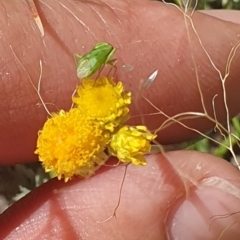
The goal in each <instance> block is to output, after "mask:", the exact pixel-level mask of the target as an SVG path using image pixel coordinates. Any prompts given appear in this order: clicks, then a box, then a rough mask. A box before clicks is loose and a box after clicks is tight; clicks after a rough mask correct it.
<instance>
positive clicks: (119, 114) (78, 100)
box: [73, 77, 131, 132]
mask: <svg viewBox="0 0 240 240" xmlns="http://www.w3.org/2000/svg"><path fill="white" fill-rule="evenodd" d="M77 94H78V96H77V97H73V102H74V103H75V104H76V105H77V107H78V108H80V109H81V110H82V111H83V112H84V113H85V114H86V115H88V116H90V117H91V118H92V119H94V120H96V121H98V122H99V123H100V124H101V125H102V126H103V127H104V128H105V129H108V130H109V131H111V132H113V131H114V129H115V128H116V127H118V126H119V125H120V124H122V123H123V122H125V121H126V120H127V119H128V112H129V109H128V106H129V105H130V103H131V93H129V92H125V91H124V89H123V85H122V83H121V82H118V83H117V84H116V83H114V82H113V81H112V79H108V78H106V77H101V78H98V79H96V80H93V79H83V80H82V85H81V86H79V87H78V88H77Z"/></svg>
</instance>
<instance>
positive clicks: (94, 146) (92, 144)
mask: <svg viewBox="0 0 240 240" xmlns="http://www.w3.org/2000/svg"><path fill="white" fill-rule="evenodd" d="M109 140H110V136H109V134H108V133H106V132H104V131H103V130H102V129H100V127H99V124H98V123H97V122H94V121H91V120H90V119H88V118H87V117H86V116H85V115H83V114H82V112H81V111H80V110H79V109H76V108H75V109H71V110H70V111H69V112H64V111H63V110H61V111H60V112H59V113H58V114H54V115H53V116H52V118H50V119H48V120H47V121H46V123H45V124H44V127H43V129H42V130H41V131H40V132H39V136H38V141H37V150H36V151H35V153H36V154H39V159H40V161H41V162H42V163H43V166H44V168H45V170H46V171H53V172H55V173H56V175H57V176H58V178H59V179H61V178H65V181H67V180H68V179H70V178H71V177H72V176H73V175H80V176H83V177H87V176H89V175H91V174H93V173H94V171H95V169H96V167H98V165H101V164H104V161H105V160H106V155H105V154H104V152H103V151H104V149H105V147H106V145H107V144H108V143H109Z"/></svg>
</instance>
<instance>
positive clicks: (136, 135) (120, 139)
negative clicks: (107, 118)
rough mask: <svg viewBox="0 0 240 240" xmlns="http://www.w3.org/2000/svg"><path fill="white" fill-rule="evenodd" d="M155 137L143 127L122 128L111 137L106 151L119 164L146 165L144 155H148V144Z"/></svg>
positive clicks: (149, 145) (149, 146)
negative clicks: (114, 157) (115, 158)
mask: <svg viewBox="0 0 240 240" xmlns="http://www.w3.org/2000/svg"><path fill="white" fill-rule="evenodd" d="M156 137H157V135H155V134H151V133H150V132H149V131H148V130H147V128H146V127H145V126H136V127H130V126H124V127H122V128H121V129H120V130H119V131H118V132H117V133H116V134H114V135H113V136H112V139H111V142H110V146H109V148H108V150H109V152H110V153H111V154H112V155H114V156H117V157H118V158H119V161H121V162H124V163H132V164H134V165H146V164H147V163H146V160H145V158H144V154H146V153H149V151H150V149H151V144H150V142H151V141H152V140H153V139H155V138H156Z"/></svg>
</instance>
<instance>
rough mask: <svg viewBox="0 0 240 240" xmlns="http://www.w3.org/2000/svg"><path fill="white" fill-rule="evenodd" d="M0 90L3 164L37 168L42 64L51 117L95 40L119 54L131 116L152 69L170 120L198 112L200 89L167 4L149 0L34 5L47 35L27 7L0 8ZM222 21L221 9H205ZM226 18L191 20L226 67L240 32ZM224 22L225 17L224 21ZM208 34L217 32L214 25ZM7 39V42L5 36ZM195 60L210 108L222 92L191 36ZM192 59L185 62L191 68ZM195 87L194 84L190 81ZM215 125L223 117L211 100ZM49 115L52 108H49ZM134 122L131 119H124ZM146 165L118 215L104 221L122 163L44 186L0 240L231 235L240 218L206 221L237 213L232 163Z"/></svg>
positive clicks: (8, 222) (201, 157)
mask: <svg viewBox="0 0 240 240" xmlns="http://www.w3.org/2000/svg"><path fill="white" fill-rule="evenodd" d="M0 4H1V7H0V22H1V26H0V34H1V36H2V38H1V44H0V51H1V58H0V69H1V80H2V81H1V82H0V91H1V94H0V98H1V99H0V100H1V104H0V111H1V115H0V133H1V135H0V146H1V152H0V162H1V164H5V165H6V164H14V163H25V162H30V161H36V160H37V157H36V156H34V154H33V152H34V150H35V148H36V140H37V132H38V130H39V129H40V128H41V127H42V125H43V123H44V121H45V120H46V118H47V114H46V112H45V110H44V108H43V107H42V106H40V107H39V106H38V103H39V102H40V101H39V98H38V95H37V93H36V91H35V90H34V89H33V86H32V85H31V82H30V81H32V83H33V84H34V85H35V86H36V85H37V84H38V80H39V74H40V69H39V61H40V60H41V61H42V63H43V68H42V70H43V74H42V79H41V83H42V84H41V96H42V98H43V99H44V102H46V103H54V105H55V106H56V107H57V108H58V109H66V110H67V109H69V107H70V106H71V94H72V92H73V89H74V88H75V86H76V84H77V82H78V79H77V77H76V66H75V63H74V58H73V53H76V52H77V53H79V54H84V53H86V52H87V51H88V50H90V49H91V48H92V47H93V46H94V45H95V44H96V43H97V42H109V43H111V44H112V45H113V46H114V47H116V48H117V51H116V58H117V59H118V66H122V65H123V64H129V65H131V66H134V69H133V70H132V71H130V72H125V71H124V70H123V69H122V68H121V67H118V71H117V78H118V79H120V80H121V81H123V82H124V84H125V87H126V88H127V90H129V91H132V92H133V105H132V109H131V111H132V114H133V115H134V114H135V115H143V114H144V113H150V112H152V107H151V106H149V104H148V103H147V102H146V101H145V100H144V99H143V98H140V97H139V96H138V93H139V84H140V82H141V81H140V80H141V79H147V77H148V76H149V75H150V74H151V73H152V72H153V71H155V70H156V69H159V73H158V76H157V78H156V79H155V81H154V83H153V84H154V87H150V88H149V89H148V90H147V92H146V96H147V97H148V99H149V100H150V101H151V102H153V104H154V105H155V106H157V107H158V108H161V109H164V111H165V112H166V113H167V114H169V115H173V114H176V113H180V112H184V111H190V110H191V111H201V110H202V108H201V101H200V97H199V90H198V88H197V87H196V81H193V80H194V79H195V78H196V77H195V75H194V71H189V69H192V62H191V55H190V50H191V49H190V48H189V43H188V40H187V34H186V28H185V25H184V20H183V16H182V14H181V13H180V12H179V11H178V10H177V9H176V8H174V7H171V6H166V5H163V4H161V3H159V2H153V1H144V0H143V1H130V0H129V1H127V0H125V1H116V0H107V1H73V0H60V1H59V0H52V1H47V0H39V1H35V4H36V8H37V10H38V13H39V16H40V18H41V21H42V24H43V28H44V36H43V37H42V36H41V33H40V31H39V29H38V27H37V25H36V22H35V21H34V18H33V15H32V13H31V11H30V10H29V7H28V5H27V4H26V2H25V1H19V2H18V3H15V2H13V1H8V0H1V1H0ZM211 14H212V15H215V16H218V13H216V12H214V13H213V12H211ZM230 15H231V13H222V12H221V13H219V16H221V18H222V19H224V20H221V19H217V18H215V17H211V16H207V15H205V14H203V13H195V15H194V16H193V21H194V23H195V25H196V28H197V31H198V33H199V35H200V37H201V39H202V41H203V43H204V44H205V45H206V46H207V47H208V51H209V53H210V54H211V56H212V58H213V59H214V62H215V63H216V64H217V66H218V67H219V68H220V69H221V70H223V69H224V68H225V63H226V59H227V56H228V54H229V51H230V49H231V47H232V46H231V42H232V41H233V39H234V40H236V41H237V40H238V35H239V25H238V23H237V19H239V15H235V16H236V18H232V17H231V19H230V21H226V20H228V17H229V16H230ZM231 16H232V15H231ZM213 26H214V27H213ZM2 33H4V34H2ZM192 44H193V45H194V46H196V47H195V48H194V56H195V59H196V62H197V63H198V65H199V66H200V68H199V75H200V76H201V78H200V82H201V84H202V90H203V94H204V99H205V100H206V107H207V109H208V110H209V112H210V114H211V111H212V105H211V99H212V98H213V96H214V95H215V94H218V95H219V99H220V97H221V96H222V88H221V83H220V81H219V79H218V76H217V74H216V72H215V71H214V70H213V68H212V67H211V66H210V64H209V62H208V61H207V59H206V56H205V54H204V52H203V51H202V49H201V47H200V46H199V45H198V41H197V39H196V38H194V37H193V38H192ZM239 58H240V55H239V53H237V54H236V56H235V60H234V61H233V63H232V68H231V75H230V77H229V78H228V80H227V81H228V82H227V83H228V84H227V85H226V92H227V96H228V106H229V110H230V114H231V116H234V115H235V114H237V113H238V112H239V108H240V107H239V104H236V103H238V102H239V100H240V99H239V98H240V95H239V88H240V86H239V85H240V82H239V77H238V76H239V74H240V69H239V67H238V65H237V64H238V62H239ZM189 59H190V60H189ZM193 82H194V83H193ZM215 105H216V111H217V113H218V119H219V120H220V121H223V120H224V119H225V115H226V113H225V109H224V108H223V103H222V101H220V100H218V99H217V100H216V104H215ZM48 107H49V109H50V111H57V110H56V107H54V106H52V105H49V106H48ZM140 120H142V118H141V119H137V118H133V119H131V121H132V123H138V122H139V121H140ZM143 120H144V123H146V124H147V126H148V127H149V128H152V129H154V128H156V127H158V126H159V125H160V124H161V123H162V122H163V120H164V119H163V118H162V117H161V116H154V117H151V116H146V117H144V119H143ZM190 125H191V126H192V127H194V128H197V129H199V130H201V131H203V132H206V131H208V130H209V129H211V127H212V124H211V123H209V122H208V121H206V120H203V119H196V120H191V122H190ZM194 136H195V135H194V134H193V133H192V132H191V131H188V130H186V129H184V128H182V127H180V126H178V125H175V126H171V127H169V128H168V129H165V130H164V131H161V132H160V133H159V138H158V140H159V141H160V142H161V143H163V144H171V143H176V142H180V141H184V140H188V139H190V138H192V137H194ZM147 161H148V165H147V166H146V167H134V166H129V167H128V169H127V174H126V178H125V182H124V186H123V189H122V195H121V199H120V206H119V208H118V209H117V216H116V218H113V219H110V220H109V221H104V220H105V219H106V218H108V217H109V216H110V215H111V214H113V211H114V208H115V207H116V205H117V202H118V199H119V188H120V185H121V181H122V179H123V174H124V166H118V167H103V168H102V169H100V170H99V171H98V172H97V174H96V175H95V176H93V177H92V178H90V179H86V180H82V179H79V178H75V179H74V180H72V181H70V182H69V183H67V184H65V183H64V182H63V181H58V180H56V179H53V180H51V181H50V182H48V183H46V184H44V185H42V186H41V187H39V188H38V189H36V190H34V191H33V192H32V193H30V194H29V195H27V196H26V197H25V198H24V199H22V200H21V201H19V202H18V203H16V204H14V205H13V206H12V207H10V208H9V210H7V211H6V212H5V213H3V214H2V215H1V216H0V226H1V232H0V239H25V238H26V236H28V238H30V239H53V238H58V239H91V240H92V239H100V240H101V239H104V240H108V239H109V240H110V239H116V240H118V239H125V240H130V239H131V240H135V239H150V240H155V239H158V240H159V239H217V238H218V237H219V236H220V235H221V233H222V232H223V230H224V229H225V228H226V227H227V226H229V229H227V230H226V231H225V232H224V234H223V235H222V237H221V239H238V236H239V235H240V230H239V223H236V224H235V225H233V223H234V222H236V221H238V220H239V219H240V214H233V215H230V216H227V217H225V218H222V219H217V220H213V219H212V217H213V216H216V215H224V214H231V213H234V212H237V211H240V208H239V206H240V200H239V192H240V190H239V188H240V175H239V171H237V170H236V169H235V168H234V167H233V166H231V165H230V164H229V163H227V162H225V161H223V160H221V159H218V158H216V157H213V156H210V155H208V154H202V153H197V152H190V151H175V152H169V153H167V154H166V155H160V154H159V155H152V156H148V157H147Z"/></svg>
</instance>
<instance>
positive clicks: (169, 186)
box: [0, 151, 240, 240]
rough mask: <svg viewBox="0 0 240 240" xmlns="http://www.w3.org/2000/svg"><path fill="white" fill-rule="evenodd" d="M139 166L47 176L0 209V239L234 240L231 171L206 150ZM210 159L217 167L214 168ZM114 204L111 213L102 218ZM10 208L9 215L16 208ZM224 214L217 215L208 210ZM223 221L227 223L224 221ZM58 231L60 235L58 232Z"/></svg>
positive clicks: (239, 183) (238, 202)
mask: <svg viewBox="0 0 240 240" xmlns="http://www.w3.org/2000/svg"><path fill="white" fill-rule="evenodd" d="M148 163H149V164H148V165H147V166H146V167H134V166H129V168H128V169H127V174H126V178H125V181H124V185H123V188H122V192H121V196H120V194H119V188H120V186H121V182H122V180H123V174H124V167H123V166H119V167H116V168H112V169H110V170H109V169H108V171H102V172H99V173H98V174H96V175H95V176H93V177H92V178H91V179H88V180H82V181H81V180H80V181H79V180H77V179H76V181H71V182H69V183H67V184H64V183H63V182H62V181H57V180H55V179H53V180H52V181H50V182H48V183H46V184H45V185H43V186H41V187H40V188H38V189H36V190H35V191H33V192H32V193H30V194H29V195H28V196H27V197H25V198H24V199H23V200H20V201H19V202H18V203H17V204H15V205H14V206H12V207H11V208H10V209H9V210H7V211H6V212H5V213H4V214H3V215H2V216H0V225H1V226H2V231H1V232H0V239H16V238H17V239H25V236H27V235H29V234H31V239H39V236H40V235H41V236H44V239H52V238H53V237H54V238H57V237H58V236H59V238H60V239H91V240H92V239H99V240H101V239H104V240H111V239H116V240H118V239H119V240H120V239H125V240H135V239H139V240H141V239H148V240H154V239H196V240H197V239H217V238H218V237H220V236H221V234H222V233H223V232H224V229H227V230H226V231H225V232H224V233H223V236H222V237H221V239H233V240H234V239H239V235H240V229H239V225H238V223H237V224H235V225H232V226H231V224H234V223H235V222H237V221H238V220H239V219H240V215H239V214H233V215H230V213H233V212H237V211H239V210H240V209H239V206H240V199H239V198H240V196H239V192H240V190H239V187H240V178H239V172H238V171H237V170H236V169H235V168H234V167H233V166H231V165H230V164H229V163H227V162H225V161H223V160H222V161H221V160H219V159H218V158H216V157H212V156H210V155H208V154H201V153H196V152H190V151H178V152H171V153H167V154H166V156H165V157H164V156H163V155H154V156H149V157H148ZM216 166H217V168H216ZM119 199H120V204H119V206H118V208H117V211H116V218H111V219H110V220H108V221H104V220H105V219H107V218H108V217H109V216H111V215H112V214H113V212H114V209H115V208H116V206H117V202H118V200H119ZM16 213H17V214H16ZM222 214H229V216H227V217H225V218H217V219H216V220H214V221H213V219H212V217H214V216H217V215H222ZM228 227H229V228H228ZM63 236H64V237H63Z"/></svg>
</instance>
